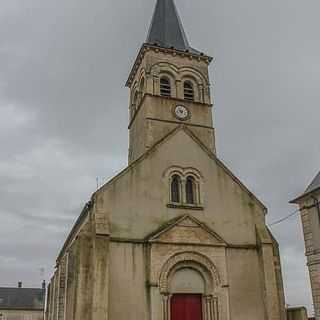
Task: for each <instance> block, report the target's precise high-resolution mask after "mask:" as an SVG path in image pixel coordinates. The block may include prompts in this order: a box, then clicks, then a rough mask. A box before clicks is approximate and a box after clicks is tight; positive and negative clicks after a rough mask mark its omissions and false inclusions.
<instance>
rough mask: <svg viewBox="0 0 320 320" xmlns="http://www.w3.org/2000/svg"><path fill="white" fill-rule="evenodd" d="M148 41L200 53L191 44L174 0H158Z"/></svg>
mask: <svg viewBox="0 0 320 320" xmlns="http://www.w3.org/2000/svg"><path fill="white" fill-rule="evenodd" d="M146 43H147V44H151V45H154V44H156V45H158V46H160V47H164V48H174V49H176V50H179V51H189V52H191V53H195V54H199V53H200V52H199V51H197V50H195V49H193V48H191V47H190V45H189V42H188V39H187V36H186V33H185V31H184V29H183V26H182V22H181V19H180V17H179V14H178V11H177V8H176V6H175V4H174V0H157V4H156V8H155V11H154V14H153V17H152V21H151V25H150V29H149V33H148V37H147V40H146Z"/></svg>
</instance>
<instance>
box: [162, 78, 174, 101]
mask: <svg viewBox="0 0 320 320" xmlns="http://www.w3.org/2000/svg"><path fill="white" fill-rule="evenodd" d="M160 95H161V96H163V97H171V84H170V80H169V79H168V78H167V77H162V78H161V79H160Z"/></svg>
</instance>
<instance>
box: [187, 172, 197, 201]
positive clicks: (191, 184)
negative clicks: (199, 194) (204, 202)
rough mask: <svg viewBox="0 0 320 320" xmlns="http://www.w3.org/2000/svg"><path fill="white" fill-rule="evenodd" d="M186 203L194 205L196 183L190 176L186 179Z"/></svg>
mask: <svg viewBox="0 0 320 320" xmlns="http://www.w3.org/2000/svg"><path fill="white" fill-rule="evenodd" d="M186 201H187V204H195V203H196V183H195V180H194V178H193V177H191V176H189V177H187V180H186Z"/></svg>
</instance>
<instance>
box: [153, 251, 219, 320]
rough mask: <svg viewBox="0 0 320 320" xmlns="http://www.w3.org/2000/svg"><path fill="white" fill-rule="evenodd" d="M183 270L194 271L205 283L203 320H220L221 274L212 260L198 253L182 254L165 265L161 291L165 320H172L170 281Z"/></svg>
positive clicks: (174, 256)
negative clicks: (219, 292) (217, 292)
mask: <svg viewBox="0 0 320 320" xmlns="http://www.w3.org/2000/svg"><path fill="white" fill-rule="evenodd" d="M183 268H190V269H193V270H195V271H197V272H199V273H200V274H201V276H202V277H203V279H204V281H205V293H204V295H203V319H204V320H219V301H218V297H217V296H216V288H218V287H219V286H220V285H221V281H220V277H219V273H218V271H217V269H216V267H215V265H214V264H213V263H212V261H211V260H210V259H208V258H207V257H206V256H204V255H202V254H199V253H196V252H182V253H178V254H175V255H173V256H172V257H170V258H169V259H168V260H167V262H166V263H165V264H164V266H163V268H162V271H161V274H160V278H159V289H160V293H161V295H162V300H163V320H170V307H169V306H170V298H171V296H172V292H170V281H171V279H172V277H173V276H174V274H175V273H176V272H177V271H179V270H180V269H183Z"/></svg>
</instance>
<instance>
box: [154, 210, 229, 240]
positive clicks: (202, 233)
mask: <svg viewBox="0 0 320 320" xmlns="http://www.w3.org/2000/svg"><path fill="white" fill-rule="evenodd" d="M148 241H149V242H157V243H172V244H196V245H212V246H226V245H227V244H226V242H225V241H224V240H223V239H222V238H221V237H220V236H219V235H218V234H217V233H215V232H214V231H213V230H212V229H211V228H209V227H208V226H207V225H205V224H204V223H202V222H200V221H199V220H198V219H196V218H194V217H193V216H190V215H184V216H182V217H179V218H177V219H175V220H174V221H171V222H169V223H168V224H166V225H165V226H163V227H161V228H160V229H158V230H157V231H155V232H154V233H153V234H152V235H151V236H149V237H148Z"/></svg>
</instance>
